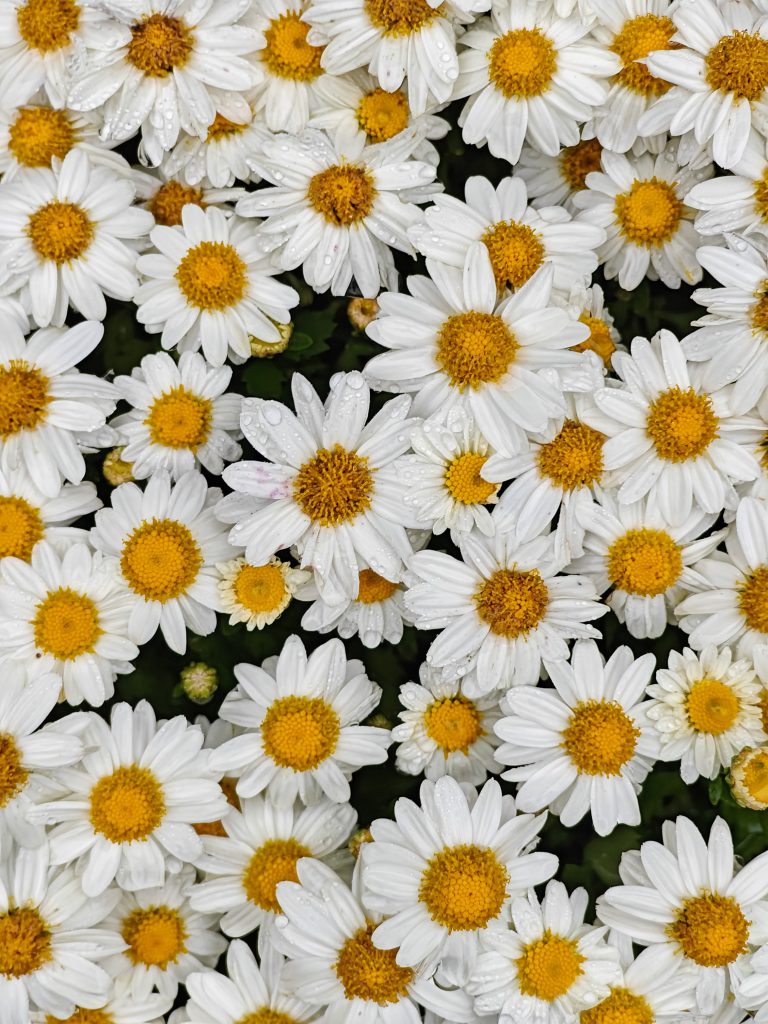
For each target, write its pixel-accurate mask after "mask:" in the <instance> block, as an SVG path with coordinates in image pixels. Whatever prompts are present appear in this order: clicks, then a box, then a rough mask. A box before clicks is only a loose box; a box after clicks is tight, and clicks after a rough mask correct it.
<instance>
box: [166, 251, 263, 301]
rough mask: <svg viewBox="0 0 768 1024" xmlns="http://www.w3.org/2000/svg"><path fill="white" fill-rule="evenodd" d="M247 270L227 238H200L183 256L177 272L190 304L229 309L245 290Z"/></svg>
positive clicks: (176, 275)
mask: <svg viewBox="0 0 768 1024" xmlns="http://www.w3.org/2000/svg"><path fill="white" fill-rule="evenodd" d="M246 271H247V268H246V265H245V263H244V261H243V260H242V259H241V257H240V253H239V252H238V251H237V249H235V247H234V246H232V245H227V243H226V242H199V243H198V244H197V245H195V246H193V248H191V249H190V250H189V251H188V252H187V253H186V255H185V256H183V257H182V260H181V262H180V263H179V265H178V267H177V268H176V273H175V275H174V276H175V278H176V281H177V283H178V285H179V288H180V289H181V291H182V293H183V295H184V297H185V299H186V300H187V305H189V306H195V307H196V308H197V309H228V308H229V307H230V306H234V305H235V304H236V303H238V302H239V301H240V300H241V299H242V298H243V296H244V295H245V293H246V290H247V288H248V276H247V272H246Z"/></svg>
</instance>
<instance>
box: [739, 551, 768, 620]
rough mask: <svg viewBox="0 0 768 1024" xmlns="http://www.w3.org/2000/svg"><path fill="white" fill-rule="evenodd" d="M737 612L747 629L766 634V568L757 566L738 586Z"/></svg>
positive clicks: (767, 574)
mask: <svg viewBox="0 0 768 1024" xmlns="http://www.w3.org/2000/svg"><path fill="white" fill-rule="evenodd" d="M739 611H740V612H741V614H742V615H743V616H744V618H745V619H746V623H747V626H748V627H749V629H754V630H755V631H756V632H758V633H768V566H765V565H761V566H758V568H757V569H755V571H754V572H752V573H750V574H749V575H748V576H747V577H746V579H745V580H744V581H743V583H742V584H741V585H740V588H739Z"/></svg>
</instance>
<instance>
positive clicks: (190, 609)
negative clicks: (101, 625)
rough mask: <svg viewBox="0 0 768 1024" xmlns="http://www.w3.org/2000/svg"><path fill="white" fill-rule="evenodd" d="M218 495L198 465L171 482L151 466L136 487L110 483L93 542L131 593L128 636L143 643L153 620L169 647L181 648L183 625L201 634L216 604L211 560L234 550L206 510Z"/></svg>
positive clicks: (209, 628)
mask: <svg viewBox="0 0 768 1024" xmlns="http://www.w3.org/2000/svg"><path fill="white" fill-rule="evenodd" d="M220 497H221V491H220V490H219V489H218V488H214V487H210V488H209V487H208V485H207V484H206V482H205V477H203V476H202V474H200V473H197V472H194V471H193V472H190V473H185V474H184V475H183V476H182V477H180V478H179V480H178V481H177V482H176V483H175V484H172V483H171V479H170V477H169V476H168V474H167V473H156V474H155V475H154V476H152V477H151V478H150V479H149V480H148V481H147V484H146V487H145V488H144V491H143V492H142V491H141V490H140V489H139V487H138V486H137V485H136V484H133V483H127V484H121V485H120V486H119V487H116V488H115V489H114V491H113V492H112V495H111V507H109V508H103V509H101V510H100V511H99V512H98V513H97V514H96V525H95V526H94V527H93V530H92V531H91V540H92V543H93V545H94V547H96V548H98V549H99V550H101V551H103V552H104V553H105V554H107V555H110V556H112V558H113V559H115V562H114V570H115V573H116V575H117V578H118V579H119V580H120V583H121V585H122V586H123V587H124V588H125V590H126V592H127V593H128V594H129V595H130V603H131V605H132V607H131V614H130V620H129V622H128V636H129V637H130V638H131V639H132V640H133V641H134V642H135V643H137V644H145V643H146V642H147V641H148V640H150V639H151V638H152V637H153V636H154V635H155V633H156V632H157V629H158V627H159V628H160V631H161V632H162V634H163V638H164V639H165V642H166V643H167V644H168V646H169V647H170V648H171V650H172V651H176V652H177V653H179V654H184V652H185V651H186V647H187V629H190V630H192V632H193V633H196V634H197V635H198V636H208V634H209V633H212V632H213V630H214V629H215V627H216V611H218V610H219V608H220V606H221V599H220V597H219V588H218V583H219V572H218V569H217V568H216V565H217V563H219V562H222V561H223V560H224V559H226V558H228V557H231V556H232V555H233V554H234V553H235V552H234V549H233V548H232V547H231V546H230V545H229V544H228V543H227V540H226V527H224V526H223V525H222V524H221V523H219V522H218V520H217V519H216V517H215V516H214V514H213V505H214V504H215V503H216V501H217V500H218V499H219V498H220Z"/></svg>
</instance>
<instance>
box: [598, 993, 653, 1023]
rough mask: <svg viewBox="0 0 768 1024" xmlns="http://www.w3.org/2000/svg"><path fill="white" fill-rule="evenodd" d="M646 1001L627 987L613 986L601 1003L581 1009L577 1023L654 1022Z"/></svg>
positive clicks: (651, 1011)
mask: <svg viewBox="0 0 768 1024" xmlns="http://www.w3.org/2000/svg"><path fill="white" fill-rule="evenodd" d="M655 1020H656V1018H655V1017H654V1015H653V1010H652V1009H651V1007H650V1006H649V1004H648V1001H647V1000H646V999H644V998H643V997H642V996H638V995H635V993H634V992H630V991H629V989H627V988H614V989H612V990H611V994H610V995H609V996H607V997H606V998H605V999H604V1000H603V1001H602V1003H598V1004H597V1006H591V1007H590V1008H589V1009H588V1010H582V1011H581V1013H580V1014H579V1024H655Z"/></svg>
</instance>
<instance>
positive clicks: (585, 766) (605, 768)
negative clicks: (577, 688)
mask: <svg viewBox="0 0 768 1024" xmlns="http://www.w3.org/2000/svg"><path fill="white" fill-rule="evenodd" d="M639 737H640V730H639V729H638V728H636V727H635V725H634V723H633V722H632V719H631V718H630V717H629V716H628V715H627V714H626V712H625V711H624V709H623V708H622V706H621V704H619V703H618V702H617V701H613V700H587V701H580V702H579V703H578V704H577V705H576V707H575V708H574V709H573V711H572V712H571V720H570V721H569V723H568V725H567V727H566V728H565V729H564V730H563V741H562V743H561V744H560V745H561V746H562V748H563V749H564V750H565V752H566V753H567V754H568V756H569V757H570V759H571V761H573V763H574V764H575V765H576V768H577V769H578V771H579V772H580V773H581V774H582V775H621V769H622V768H623V767H624V765H625V764H626V763H627V761H629V760H630V758H631V757H632V755H633V754H634V752H635V747H636V745H637V741H638V739H639Z"/></svg>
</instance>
